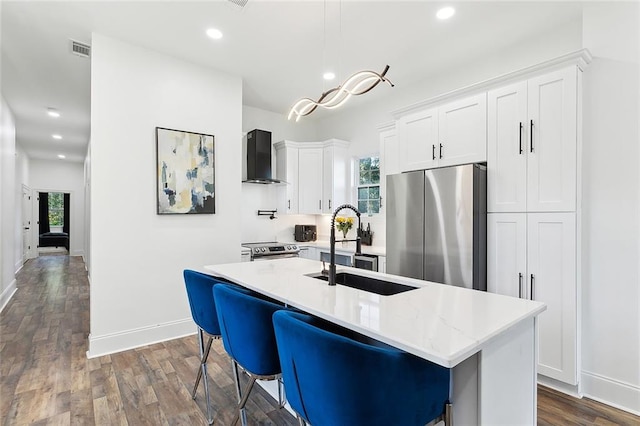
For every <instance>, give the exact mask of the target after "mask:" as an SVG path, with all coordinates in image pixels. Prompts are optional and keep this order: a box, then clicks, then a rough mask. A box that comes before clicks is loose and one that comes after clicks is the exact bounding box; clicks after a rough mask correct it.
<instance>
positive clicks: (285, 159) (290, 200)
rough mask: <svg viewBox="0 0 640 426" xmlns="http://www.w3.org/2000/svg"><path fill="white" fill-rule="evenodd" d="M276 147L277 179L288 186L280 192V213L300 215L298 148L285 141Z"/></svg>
mask: <svg viewBox="0 0 640 426" xmlns="http://www.w3.org/2000/svg"><path fill="white" fill-rule="evenodd" d="M275 147H276V177H277V178H278V179H279V180H282V181H285V182H287V183H286V186H285V187H284V189H283V190H281V191H279V194H278V195H279V199H278V211H279V212H284V213H288V214H297V213H298V147H297V146H295V145H294V143H292V142H289V141H283V142H280V143H278V144H276V145H275Z"/></svg>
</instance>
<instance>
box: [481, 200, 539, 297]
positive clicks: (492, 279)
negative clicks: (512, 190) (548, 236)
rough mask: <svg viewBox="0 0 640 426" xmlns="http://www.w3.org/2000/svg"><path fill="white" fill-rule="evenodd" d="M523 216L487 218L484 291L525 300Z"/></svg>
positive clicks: (525, 229)
mask: <svg viewBox="0 0 640 426" xmlns="http://www.w3.org/2000/svg"><path fill="white" fill-rule="evenodd" d="M526 277H527V215H526V213H491V214H488V215H487V291H489V292H491V293H498V294H503V295H505V296H512V297H520V298H525V299H528V298H529V295H528V291H527V284H526V282H525V280H526Z"/></svg>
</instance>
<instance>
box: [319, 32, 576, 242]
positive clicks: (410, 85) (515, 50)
mask: <svg viewBox="0 0 640 426" xmlns="http://www.w3.org/2000/svg"><path fill="white" fill-rule="evenodd" d="M581 30H582V23H581V21H580V20H577V21H571V22H567V23H566V24H564V25H561V26H560V27H558V28H552V29H548V30H547V31H545V32H544V33H542V34H541V35H539V36H537V37H536V38H534V39H530V40H518V41H517V43H515V44H514V45H512V46H511V47H510V48H507V49H503V50H501V51H499V52H495V53H493V54H491V55H484V56H481V57H478V56H477V55H476V54H475V53H474V52H469V56H468V57H467V58H466V59H467V61H468V62H466V63H463V64H460V65H459V66H457V67H455V68H453V69H450V70H448V71H447V72H443V73H438V74H435V75H428V76H425V79H424V80H422V81H419V82H403V81H395V80H394V78H393V64H390V65H391V68H390V71H389V73H388V74H387V77H388V78H389V79H391V81H393V83H394V84H395V87H393V88H390V87H389V86H388V85H387V84H380V85H379V86H378V87H376V88H375V89H373V90H372V91H371V92H370V93H367V94H365V95H362V102H360V101H361V99H360V98H358V97H354V98H353V99H351V100H350V101H349V102H350V103H351V105H355V106H352V107H349V106H347V105H345V106H346V107H347V108H344V109H338V110H336V111H335V112H333V113H330V114H329V113H327V112H326V111H316V112H314V114H318V115H321V114H324V116H325V118H322V119H320V120H319V121H318V124H317V131H318V138H319V139H320V140H324V139H327V138H331V137H335V138H339V139H344V140H348V141H350V142H351V145H350V147H349V155H350V156H354V157H362V156H367V155H372V154H378V153H379V149H380V139H379V132H378V129H377V127H378V126H379V125H381V124H385V123H389V122H391V121H393V116H392V115H391V112H392V111H394V110H397V109H400V108H403V107H407V106H409V105H412V104H415V103H417V102H420V101H423V100H426V99H429V98H431V97H434V96H436V95H441V94H443V93H447V92H450V91H452V90H455V89H459V88H462V87H465V86H468V85H471V84H473V83H478V82H481V81H484V80H487V79H489V78H493V77H497V76H499V75H502V74H505V73H508V72H511V71H515V70H518V69H522V68H525V67H528V66H531V65H535V64H538V63H540V62H544V61H546V60H549V59H552V58H555V57H558V56H561V55H563V54H565V53H569V52H573V51H576V50H579V49H581V47H582V45H581V38H582V37H581ZM369 96H372V97H374V100H373V101H368V100H367V101H365V99H364V98H365V97H369ZM383 205H384V200H383ZM362 219H363V221H364V223H367V222H370V223H371V229H372V230H373V231H374V236H373V244H374V245H384V243H385V232H386V227H385V217H384V208H383V211H382V213H381V214H379V215H374V216H372V217H363V218H362ZM318 232H319V233H322V234H328V233H329V221H328V220H320V221H319V228H318Z"/></svg>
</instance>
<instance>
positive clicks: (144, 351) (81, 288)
mask: <svg viewBox="0 0 640 426" xmlns="http://www.w3.org/2000/svg"><path fill="white" fill-rule="evenodd" d="M16 278H17V283H18V284H17V285H18V291H17V292H16V294H15V295H14V297H13V299H12V300H11V301H10V302H9V304H8V305H7V307H6V308H5V309H4V310H3V311H2V314H1V316H0V418H1V419H2V420H1V421H0V424H2V425H25V424H52V425H69V424H74V425H91V424H96V425H169V424H185V425H197V424H206V422H205V420H204V415H203V413H205V412H206V406H205V402H204V394H203V392H202V386H200V390H199V393H198V397H197V399H196V402H197V404H196V403H194V402H193V400H192V399H191V396H190V391H191V387H192V386H193V381H194V379H195V372H196V369H197V367H198V349H197V345H196V337H195V335H194V336H188V337H185V338H182V339H176V340H171V341H168V342H164V343H159V344H155V345H151V346H146V347H142V348H138V349H135V350H130V351H126V352H121V353H118V354H114V355H108V356H103V357H99V358H94V359H87V358H86V351H87V336H88V334H89V283H88V280H87V273H86V271H85V269H84V263H83V261H82V258H81V257H69V256H41V257H39V258H36V259H33V260H30V261H29V262H27V263H26V264H25V266H24V267H23V268H22V270H21V271H20V272H19V273H18V275H17V277H16ZM212 349H215V351H216V352H215V353H211V355H210V357H209V371H210V375H211V379H210V384H211V385H212V386H211V392H212V401H213V405H214V410H215V411H216V416H215V420H216V423H217V424H222V425H224V424H228V423H229V422H230V421H231V419H232V417H233V407H234V405H235V401H236V399H235V398H236V396H235V387H234V385H233V379H232V377H231V375H230V374H229V373H230V372H231V368H230V361H229V359H228V358H227V356H226V354H225V353H224V349H223V348H222V345H221V343H220V342H219V341H216V342H215V343H214V345H213V347H212ZM254 392H256V391H254ZM272 401H273V400H272V399H271V398H270V397H269V396H268V395H267V394H266V393H265V392H264V391H262V389H259V390H258V391H257V392H256V393H255V394H252V397H251V399H250V400H249V402H248V404H247V411H248V417H249V422H250V423H251V424H263V425H293V424H295V420H294V418H293V416H291V415H289V413H288V412H286V411H285V410H278V409H277V408H276V405H275V404H274V403H272Z"/></svg>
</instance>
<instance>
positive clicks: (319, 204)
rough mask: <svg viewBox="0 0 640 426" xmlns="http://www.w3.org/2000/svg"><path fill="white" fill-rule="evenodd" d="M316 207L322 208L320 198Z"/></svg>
mask: <svg viewBox="0 0 640 426" xmlns="http://www.w3.org/2000/svg"><path fill="white" fill-rule="evenodd" d="M318 208H319V209H320V210H322V200H318Z"/></svg>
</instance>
